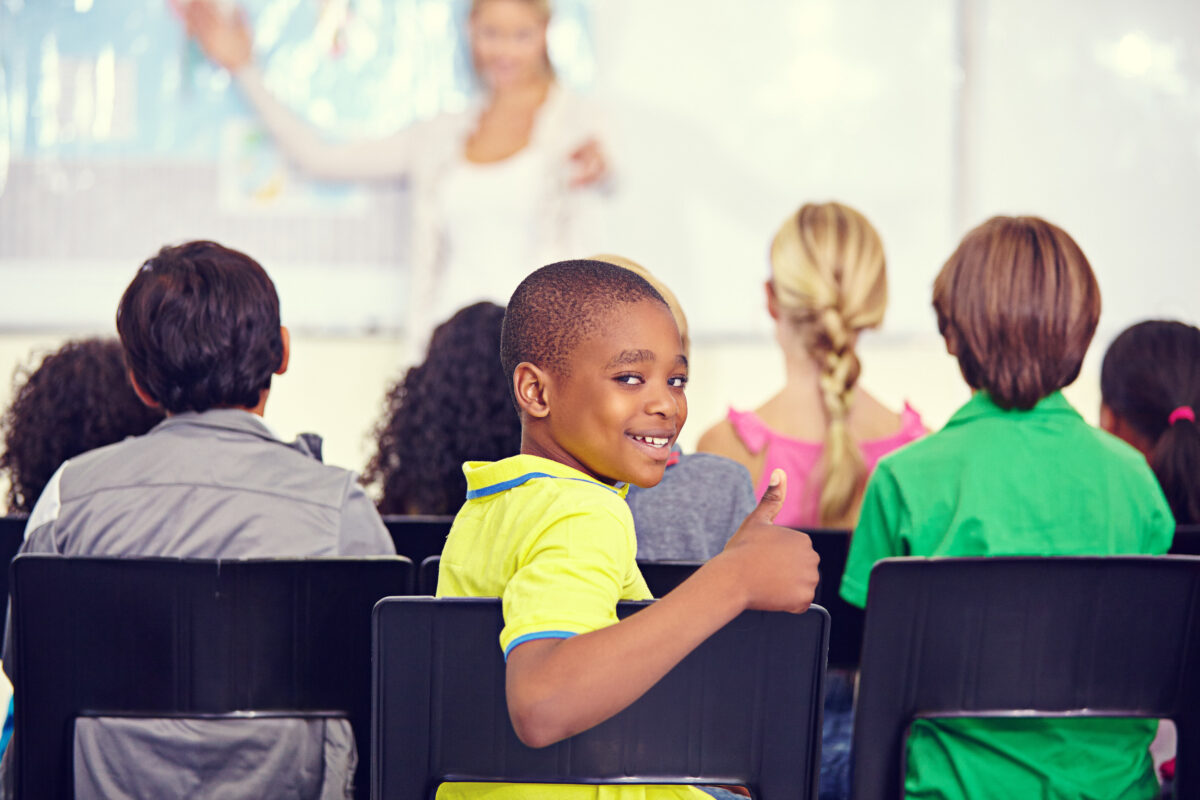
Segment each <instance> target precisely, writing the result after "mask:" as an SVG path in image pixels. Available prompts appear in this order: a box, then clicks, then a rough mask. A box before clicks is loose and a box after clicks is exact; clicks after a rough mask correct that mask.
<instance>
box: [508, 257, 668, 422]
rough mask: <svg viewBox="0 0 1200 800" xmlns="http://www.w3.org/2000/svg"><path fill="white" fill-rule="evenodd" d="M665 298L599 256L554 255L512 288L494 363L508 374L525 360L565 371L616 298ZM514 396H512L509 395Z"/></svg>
mask: <svg viewBox="0 0 1200 800" xmlns="http://www.w3.org/2000/svg"><path fill="white" fill-rule="evenodd" d="M641 300H653V301H654V302H656V303H661V304H662V306H663V308H664V309H665V310H667V311H668V313H669V312H670V309H669V308H668V307H667V303H666V301H665V300H663V298H662V295H660V294H659V293H658V292H657V291H656V290H655V289H654V287H653V286H651V285H650V284H649V283H648V282H647V281H646V279H645V278H643V277H642V276H640V275H638V274H637V273H635V272H631V271H630V270H627V269H625V268H623V267H618V266H616V265H615V264H609V263H606V262H604V261H591V260H583V259H581V260H578V261H559V262H558V263H556V264H550V265H548V266H545V267H542V268H541V269H539V270H537V271H536V272H534V273H532V274H531V275H529V277H527V278H525V280H523V281H521V284H520V285H519V286H518V287H517V289H516V291H515V292H513V296H512V299H511V300H509V301H508V308H507V309H506V310H505V313H504V324H503V326H502V328H501V331H500V363H501V365H502V366H503V367H504V372H505V374H506V375H508V390H509V392H510V393H511V392H512V391H513V386H512V375H513V371H514V370H515V369H516V368H517V365H518V364H520V363H522V362H525V361H528V362H529V363H530V364H535V365H536V366H539V367H541V368H543V369H547V370H551V371H553V372H555V373H558V374H560V375H565V374H567V369H568V361H569V360H570V357H571V352H572V351H573V350H574V349H575V346H576V345H577V344H579V342H580V340H582V339H583V338H584V337H585V336H587V335H588V334H590V333H593V332H595V331H596V330H598V329H599V326H600V324H601V319H600V318H601V316H602V315H603V314H605V313H607V312H608V311H611V310H612V309H613V308H615V307H616V306H618V305H620V304H624V303H636V302H639V301H641ZM514 401H515V397H514Z"/></svg>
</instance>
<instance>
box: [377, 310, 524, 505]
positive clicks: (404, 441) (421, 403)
mask: <svg viewBox="0 0 1200 800" xmlns="http://www.w3.org/2000/svg"><path fill="white" fill-rule="evenodd" d="M503 319H504V307H503V306H498V305H496V304H495V303H476V304H474V305H471V306H467V307H466V308H464V309H461V310H460V311H458V313H456V314H455V315H454V316H453V317H451V318H450V319H448V320H447V321H445V322H443V323H442V324H441V325H439V326H438V327H437V329H436V330H434V332H433V338H432V339H431V340H430V342H429V350H428V352H427V353H426V354H425V360H424V361H423V362H422V363H420V364H418V365H417V366H415V367H410V368H409V370H408V372H406V373H405V375H404V379H403V380H402V381H399V382H398V383H396V384H395V385H394V386H393V387H392V388H391V389H390V390H389V391H388V396H387V412H386V415H385V417H384V419H382V420H381V421H380V423H379V425H378V427H377V428H376V431H375V440H376V442H377V446H378V450H377V451H376V453H375V456H374V457H373V458H372V459H371V463H370V464H368V465H367V469H366V472H365V473H364V475H363V482H364V483H366V484H368V485H371V484H379V485H380V486H381V487H382V497H381V498H380V501H379V511H380V513H383V514H453V513H455V512H456V511H458V509H459V506H461V505H462V503H463V495H464V493H465V492H466V490H467V482H466V479H465V478H463V471H462V465H463V462H464V461H470V460H476V461H480V460H487V461H491V460H494V459H500V458H504V457H506V456H511V455H516V453H517V452H518V451H519V450H520V448H521V421H520V419H518V418H517V413H516V411H514V410H513V405H512V398H511V397H510V396H509V393H508V383H509V380H508V376H506V375H505V374H504V370H503V369H501V368H500V358H499V353H500V323H501V321H502V320H503Z"/></svg>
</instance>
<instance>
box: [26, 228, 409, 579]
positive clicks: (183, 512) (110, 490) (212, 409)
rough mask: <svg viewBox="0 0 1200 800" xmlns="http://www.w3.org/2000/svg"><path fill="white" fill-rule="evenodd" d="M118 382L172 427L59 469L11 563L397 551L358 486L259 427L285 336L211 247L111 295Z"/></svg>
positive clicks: (232, 263)
mask: <svg viewBox="0 0 1200 800" xmlns="http://www.w3.org/2000/svg"><path fill="white" fill-rule="evenodd" d="M117 331H118V333H119V334H120V338H121V345H122V347H123V349H124V352H125V361H126V364H127V365H128V369H129V380H130V383H131V384H132V385H133V389H134V391H135V392H136V393H137V395H138V396H139V397H140V398H141V399H142V402H143V403H145V404H146V405H148V406H150V407H151V408H156V409H162V410H163V411H164V412H165V413H166V415H167V419H166V420H164V421H163V422H162V423H160V424H159V425H157V426H156V427H155V428H154V429H153V430H151V431H150V432H149V433H147V434H145V435H144V436H138V437H134V438H130V439H126V440H125V441H123V442H118V443H117V444H114V445H111V446H109V447H104V448H100V449H98V450H94V451H92V452H90V453H87V454H84V455H82V456H79V457H77V458H73V459H71V460H69V461H67V462H66V463H64V464H63V465H62V466H61V467H60V468H59V469H58V471H57V472H56V473H55V474H54V475H53V477H51V479H50V482H49V483H48V484H47V485H46V488H45V489H44V490H43V492H42V496H41V497H40V498H39V500H38V502H37V505H36V506H35V508H34V509H33V512H32V513H31V515H30V518H29V523H28V526H27V528H26V538H25V544H24V546H23V547H22V552H27V553H29V552H35V553H62V554H64V555H116V556H124V555H128V556H179V557H188V558H247V557H255V556H259V557H262V556H274V557H287V556H312V555H322V556H333V555H382V554H390V553H394V552H395V548H394V546H393V544H392V541H391V538H390V537H389V536H388V533H387V529H386V528H385V527H384V526H383V521H382V520H381V519H380V518H379V514H378V512H376V511H375V507H374V505H373V504H372V503H371V500H370V498H368V497H367V495H366V493H365V492H363V490H362V488H361V487H360V486H359V485H358V482H357V480H356V479H355V475H354V474H353V473H352V472H350V471H348V470H344V469H339V468H337V467H331V466H326V465H324V464H321V463H320V462H319V461H317V460H316V459H314V458H311V457H309V455H308V453H307V449H305V448H303V447H301V446H299V445H288V444H285V443H283V442H281V441H279V440H278V439H277V438H276V437H275V435H274V434H273V433H271V431H270V429H268V428H267V426H266V425H264V424H263V421H262V415H263V410H264V408H265V407H266V404H267V397H268V395H269V394H270V390H271V378H272V376H273V375H282V374H284V372H286V371H287V366H288V358H289V356H290V350H291V348H290V339H289V336H288V330H287V328H284V327H281V326H280V324H279V298H278V296H277V295H276V293H275V285H274V284H273V283H272V282H271V279H270V278H269V277H268V276H267V273H266V272H265V271H264V270H263V268H262V267H261V266H259V264H258V262H256V261H255V260H254V259H252V258H250V257H249V256H247V255H245V254H243V253H239V252H237V251H235V250H230V249H228V248H225V247H222V246H221V245H219V244H217V243H215V242H188V243H187V244H182V245H179V246H177V247H164V248H162V250H160V251H159V253H158V254H157V255H156V256H154V257H153V258H151V259H149V260H148V261H146V263H145V264H143V265H142V267H141V269H139V270H138V273H137V275H135V276H134V279H133V281H132V282H131V283H130V284H129V288H127V289H126V290H125V294H124V295H123V296H122V297H121V302H120V305H119V307H118V309H117Z"/></svg>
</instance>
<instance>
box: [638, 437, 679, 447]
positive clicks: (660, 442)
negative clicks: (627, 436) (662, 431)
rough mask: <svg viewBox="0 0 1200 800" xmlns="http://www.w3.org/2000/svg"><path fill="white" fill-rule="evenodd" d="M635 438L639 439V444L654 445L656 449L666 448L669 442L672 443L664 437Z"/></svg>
mask: <svg viewBox="0 0 1200 800" xmlns="http://www.w3.org/2000/svg"><path fill="white" fill-rule="evenodd" d="M633 438H634V439H637V440H638V441H639V442H645V443H646V444H649V445H653V446H654V447H666V446H667V442H669V441H670V439H669V438H667V437H664V436H634V437H633Z"/></svg>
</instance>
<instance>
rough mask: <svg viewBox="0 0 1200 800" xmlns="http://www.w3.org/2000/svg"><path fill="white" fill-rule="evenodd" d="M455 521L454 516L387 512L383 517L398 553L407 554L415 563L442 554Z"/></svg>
mask: <svg viewBox="0 0 1200 800" xmlns="http://www.w3.org/2000/svg"><path fill="white" fill-rule="evenodd" d="M453 523H454V517H437V516H403V515H399V514H387V515H385V516H384V518H383V524H384V525H385V526H386V527H387V529H388V533H390V534H391V535H392V542H393V543H394V544H395V545H396V553H397V555H402V556H407V557H408V558H410V559H412V562H413V563H414V564H420V563H421V562H422V561H424V560H425V559H427V558H429V557H430V556H437V555H441V554H442V548H443V547H444V546H445V544H446V535H447V534H448V533H450V526H451V525H452V524H453Z"/></svg>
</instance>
